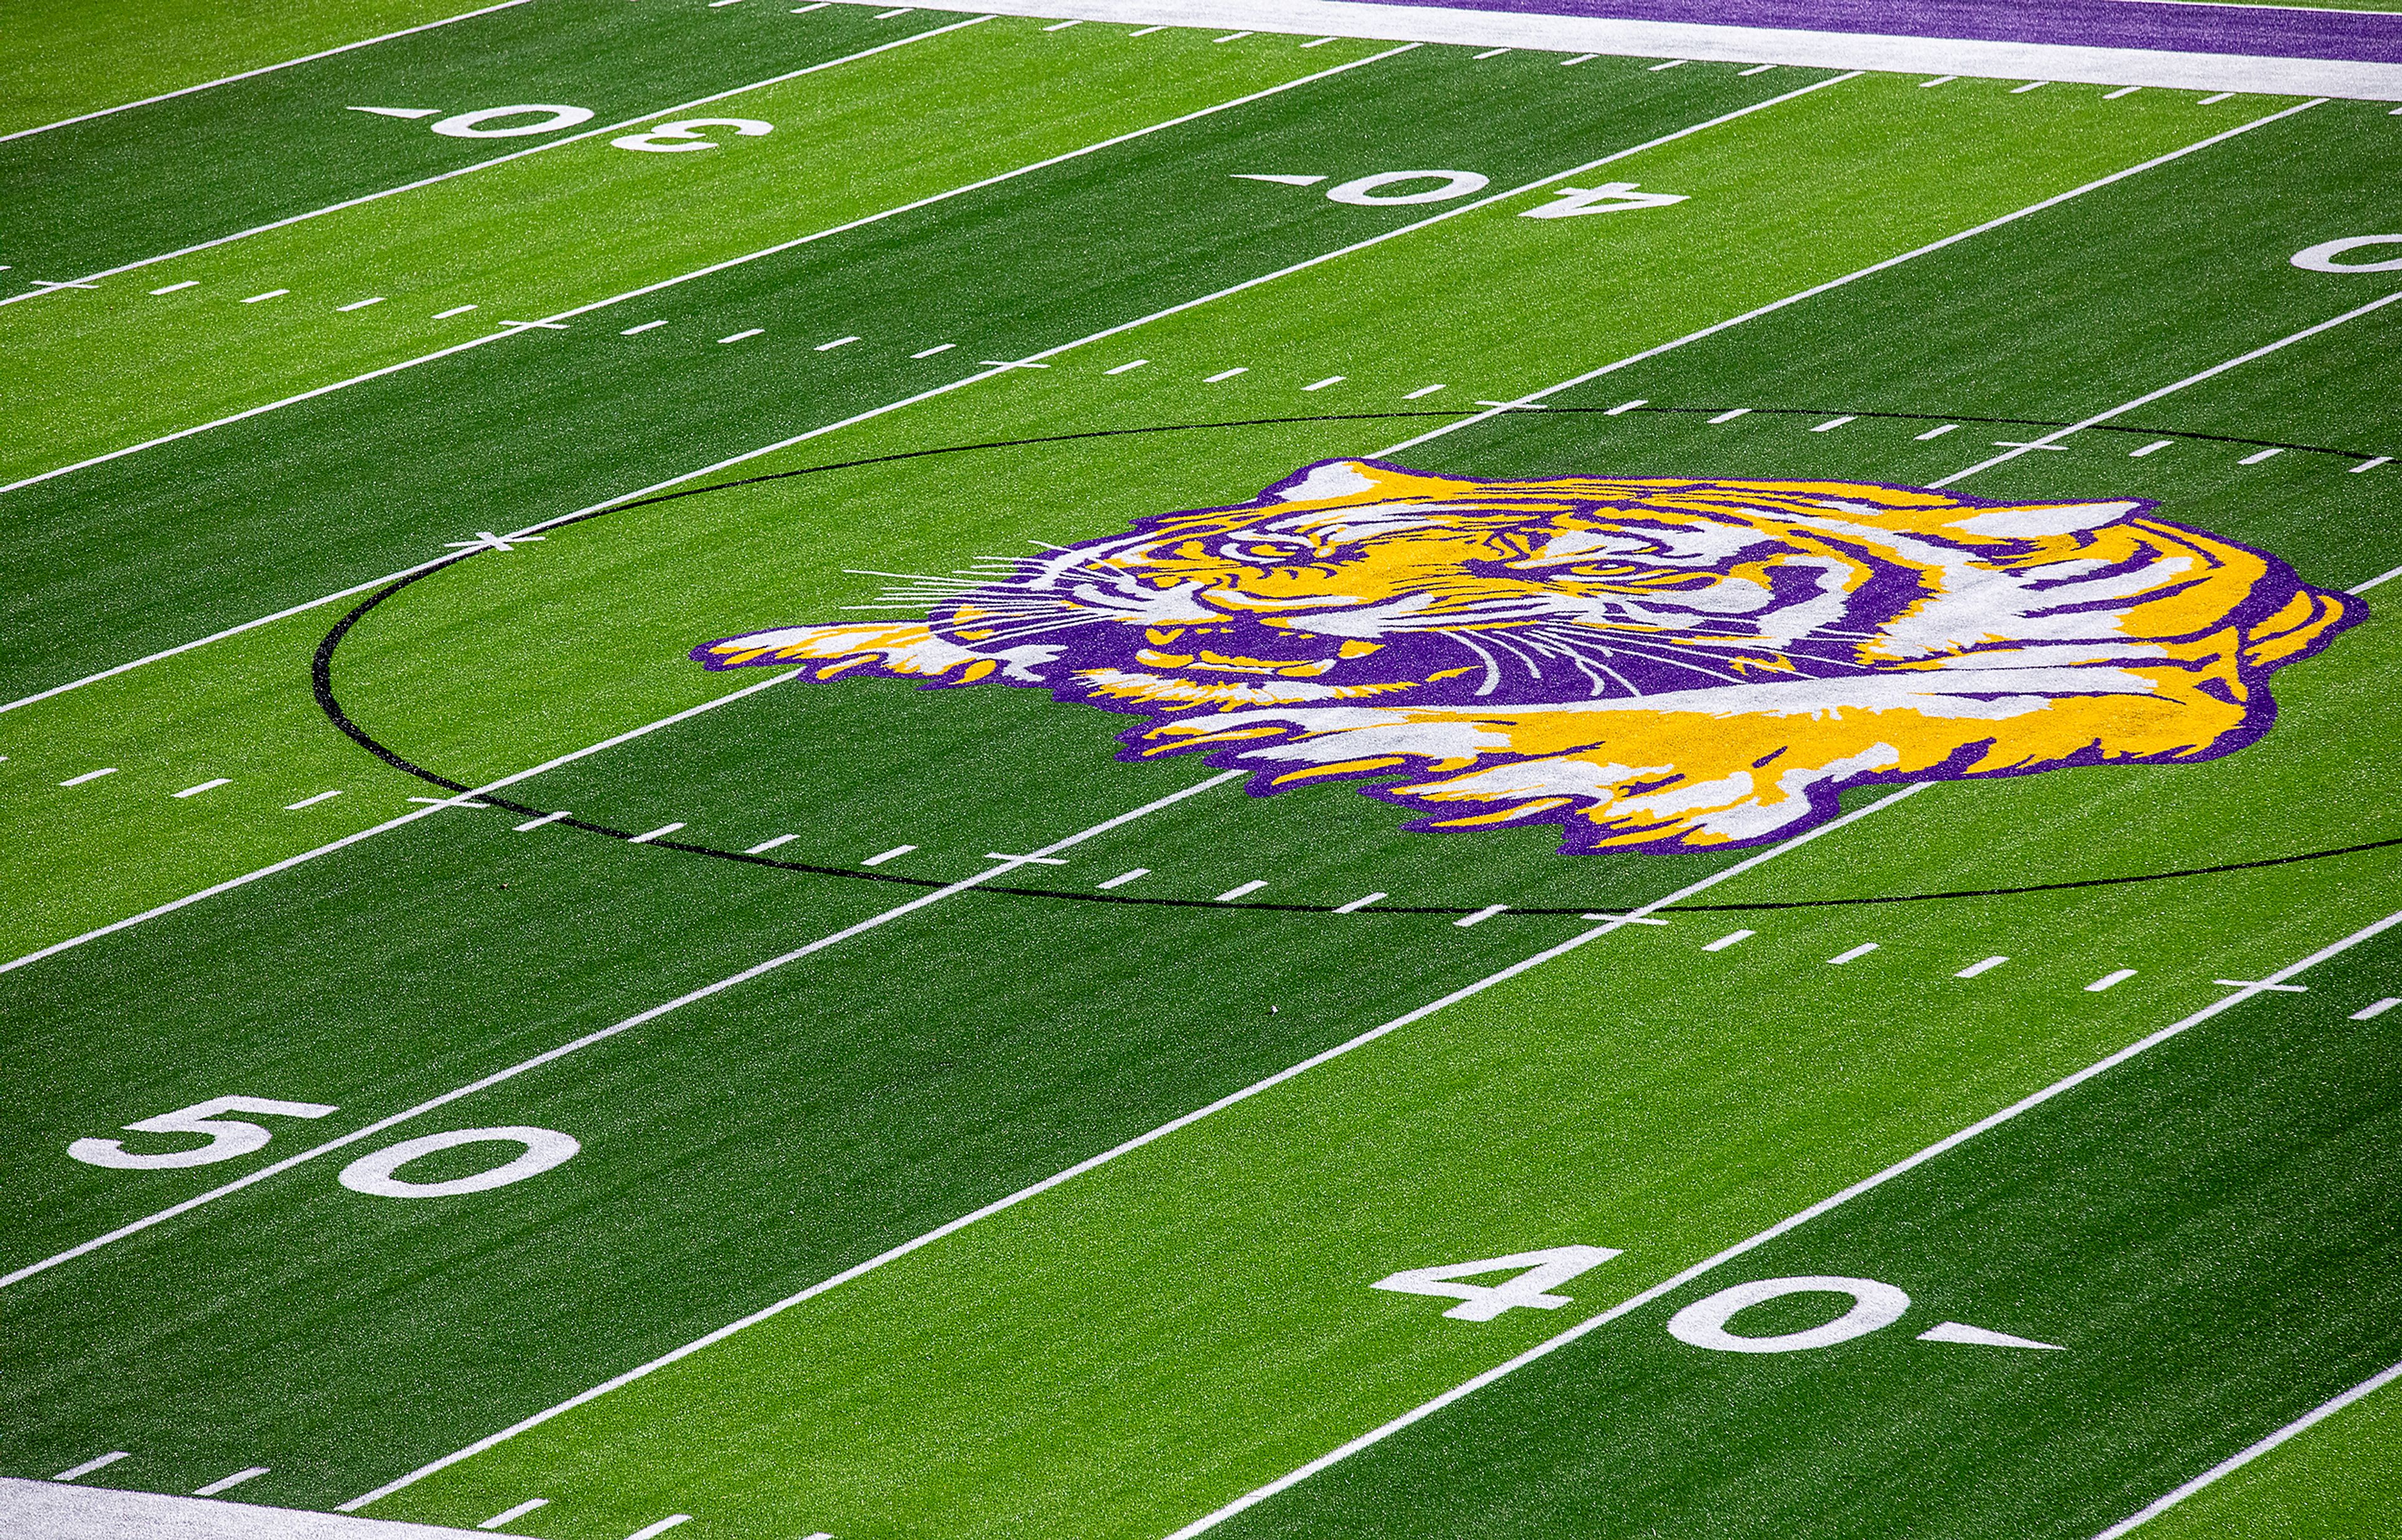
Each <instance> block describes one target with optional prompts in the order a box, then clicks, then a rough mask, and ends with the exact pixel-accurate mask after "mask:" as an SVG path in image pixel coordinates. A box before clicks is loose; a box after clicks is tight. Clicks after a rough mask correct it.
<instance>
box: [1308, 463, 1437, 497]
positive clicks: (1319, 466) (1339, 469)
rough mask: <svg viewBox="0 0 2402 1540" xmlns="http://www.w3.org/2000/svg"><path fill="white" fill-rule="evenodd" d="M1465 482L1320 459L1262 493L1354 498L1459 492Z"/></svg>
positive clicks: (1377, 465) (1390, 467) (1396, 468)
mask: <svg viewBox="0 0 2402 1540" xmlns="http://www.w3.org/2000/svg"><path fill="white" fill-rule="evenodd" d="M1462 485H1463V484H1462V483H1460V482H1457V481H1454V480H1452V479H1450V478H1448V477H1445V476H1430V475H1426V474H1422V473H1420V472H1416V471H1412V470H1407V469H1405V468H1403V467H1401V466H1399V465H1387V464H1385V463H1383V462H1382V461H1374V460H1321V461H1318V462H1317V463H1316V464H1314V465H1305V466H1303V467H1302V468H1301V469H1300V470H1298V471H1295V472H1294V473H1293V474H1291V475H1289V476H1287V477H1285V478H1284V479H1283V480H1282V481H1279V482H1277V483H1276V484H1275V485H1274V486H1272V487H1269V488H1266V489H1265V490H1263V491H1262V492H1261V493H1260V501H1261V502H1362V501H1368V500H1381V499H1384V498H1391V497H1404V496H1426V495H1429V494H1430V493H1432V494H1442V493H1446V492H1456V491H1457V490H1458V489H1459V488H1460V487H1461V486H1462Z"/></svg>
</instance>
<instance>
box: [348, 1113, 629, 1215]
mask: <svg viewBox="0 0 2402 1540" xmlns="http://www.w3.org/2000/svg"><path fill="white" fill-rule="evenodd" d="M480 1144H514V1145H521V1146H523V1147H524V1148H523V1150H522V1151H521V1152H520V1153H519V1154H518V1155H517V1156H516V1157H515V1158H514V1159H511V1160H507V1161H504V1162H501V1163H500V1164H499V1165H496V1166H493V1167H492V1168H490V1170H488V1171H478V1172H476V1173H475V1174H474V1175H473V1176H454V1177H452V1178H451V1179H450V1180H449V1181H445V1182H411V1181H405V1180H403V1179H402V1178H401V1177H400V1176H398V1175H397V1173H398V1172H399V1170H400V1168H401V1167H403V1166H405V1165H407V1164H409V1163H410V1162H415V1161H421V1160H423V1159H424V1158H425V1157H426V1156H428V1155H434V1154H438V1153H440V1152H441V1151H443V1150H446V1149H456V1148H459V1147H460V1146H461V1145H480ZM581 1148H584V1147H583V1146H582V1145H581V1144H579V1143H578V1142H577V1141H576V1139H575V1138H574V1136H573V1134H561V1133H559V1131H558V1130H557V1129H555V1128H455V1129H452V1130H451V1131H450V1132H449V1133H448V1134H425V1135H424V1136H422V1137H421V1138H415V1139H405V1140H403V1141H402V1142H400V1143H399V1144H396V1145H393V1146H392V1147H391V1148H388V1149H379V1150H377V1151H376V1152H375V1153H374V1154H372V1155H362V1156H360V1157H359V1158H358V1159H357V1160H355V1161H352V1162H351V1163H350V1164H348V1165H346V1166H344V1167H343V1168H342V1173H341V1175H340V1176H338V1177H336V1178H335V1179H336V1180H337V1181H338V1182H340V1183H341V1184H342V1185H343V1186H344V1187H346V1188H349V1189H351V1190H352V1192H364V1193H366V1194H367V1195H369V1196H370V1197H376V1198H453V1197H457V1196H459V1195H460V1194H462V1193H467V1192H489V1191H490V1190H491V1189H493V1188H496V1187H507V1186H508V1185H509V1184H510V1183H512V1182H522V1181H524V1180H525V1179H526V1178H527V1177H529V1176H541V1175H542V1174H543V1173H544V1172H545V1171H548V1170H549V1169H550V1168H551V1167H553V1166H555V1165H559V1164H562V1163H563V1162H566V1161H568V1160H569V1159H570V1158H572V1157H573V1155H574V1154H575V1152H576V1151H577V1150H579V1149H581Z"/></svg>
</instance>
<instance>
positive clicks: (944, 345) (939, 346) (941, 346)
mask: <svg viewBox="0 0 2402 1540" xmlns="http://www.w3.org/2000/svg"><path fill="white" fill-rule="evenodd" d="M958 346H959V344H958V343H956V342H938V343H936V344H934V345H933V346H932V347H931V348H928V349H926V350H925V351H922V352H915V353H911V354H910V355H909V356H910V357H911V358H932V357H933V356H934V355H935V354H936V353H946V352H949V351H951V350H952V349H953V348H956V347H958Z"/></svg>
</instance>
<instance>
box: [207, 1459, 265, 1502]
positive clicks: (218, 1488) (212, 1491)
mask: <svg viewBox="0 0 2402 1540" xmlns="http://www.w3.org/2000/svg"><path fill="white" fill-rule="evenodd" d="M270 1468H271V1467H269V1466H267V1465H253V1466H251V1467H250V1468H249V1469H247V1470H238V1471H235V1472H234V1473H233V1474H232V1475H231V1476H220V1477H218V1478H216V1479H215V1480H214V1481H212V1482H210V1483H209V1484H208V1485H207V1486H205V1487H196V1488H194V1489H193V1491H192V1495H193V1496H195V1497H214V1496H215V1495H216V1494H217V1493H219V1492H227V1491H230V1490H231V1489H232V1488H235V1487H238V1486H240V1485H242V1483H243V1482H244V1481H247V1480H250V1479H252V1478H255V1477H260V1476H264V1475H266V1474H267V1473H268V1471H269V1469H270Z"/></svg>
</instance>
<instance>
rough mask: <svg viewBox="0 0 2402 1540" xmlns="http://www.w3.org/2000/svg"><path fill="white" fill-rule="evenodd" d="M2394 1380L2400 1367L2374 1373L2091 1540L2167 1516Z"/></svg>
mask: <svg viewBox="0 0 2402 1540" xmlns="http://www.w3.org/2000/svg"><path fill="white" fill-rule="evenodd" d="M2397 1379H2402V1364H2395V1365H2394V1366H2393V1367H2392V1368H2385V1369H2381V1370H2379V1371H2378V1372H2377V1373H2375V1374H2372V1375H2370V1376H2369V1377H2368V1378H2367V1379H2366V1380H2363V1381H2362V1382H2360V1383H2358V1384H2356V1385H2354V1386H2353V1387H2352V1388H2351V1389H2350V1390H2347V1391H2345V1392H2344V1393H2343V1394H2342V1395H2340V1396H2334V1397H2332V1398H2330V1399H2328V1400H2326V1401H2322V1402H2321V1403H2319V1404H2318V1405H2317V1406H2315V1407H2313V1408H2312V1409H2310V1410H2309V1411H2306V1412H2304V1413H2302V1415H2301V1416H2299V1417H2297V1418H2295V1419H2294V1420H2293V1421H2292V1422H2290V1423H2286V1424H2285V1426H2284V1427H2281V1428H2279V1429H2278V1430H2277V1431H2276V1432H2274V1433H2272V1434H2271V1435H2269V1437H2266V1438H2263V1439H2261V1440H2260V1441H2259V1442H2258V1443H2257V1444H2254V1445H2252V1446H2250V1447H2249V1448H2247V1449H2245V1450H2243V1451H2242V1452H2240V1453H2237V1454H2232V1455H2229V1457H2228V1458H2226V1459H2224V1460H2221V1461H2220V1462H2219V1463H2218V1464H2215V1465H2213V1466H2211V1467H2210V1468H2209V1469H2208V1470H2206V1471H2203V1472H2202V1474H2201V1475H2200V1476H2197V1477H2195V1478H2193V1479H2192V1480H2190V1481H2188V1482H2187V1483H2186V1484H2185V1485H2183V1486H2181V1487H2178V1488H2176V1489H2175V1490H2174V1491H2173V1492H2168V1493H2166V1494H2164V1495H2162V1496H2160V1497H2158V1498H2155V1499H2153V1501H2152V1502H2150V1503H2149V1504H2147V1505H2146V1506H2144V1507H2143V1508H2142V1509H2141V1510H2139V1511H2138V1512H2136V1513H2135V1514H2133V1516H2132V1517H2130V1518H2126V1519H2120V1520H2119V1522H2117V1523H2115V1524H2113V1525H2111V1526H2110V1527H2109V1528H2108V1529H2106V1530H2104V1531H2103V1532H2102V1533H2099V1534H2097V1535H2095V1536H2094V1537H2093V1540H2119V1536H2120V1535H2122V1534H2125V1533H2127V1532H2128V1531H2129V1530H2132V1529H2134V1528H2136V1527H2137V1526H2138V1525H2142V1524H2147V1523H2149V1522H2151V1521H2152V1520H2153V1519H2157V1518H2159V1517H2160V1515H2161V1514H2163V1513H2166V1512H2167V1511H2168V1510H2169V1509H2171V1508H2173V1507H2174V1506H2176V1505H2178V1504H2179V1503H2182V1502H2184V1501H2185V1500H2186V1499H2187V1498H2188V1497H2190V1496H2192V1495H2193V1494H2194V1493H2195V1492H2200V1491H2201V1490H2202V1488H2204V1487H2206V1486H2209V1485H2210V1484H2211V1483H2212V1482H2214V1481H2216V1480H2218V1479H2219V1478H2222V1477H2226V1476H2231V1475H2233V1474H2234V1473H2235V1472H2237V1471H2239V1470H2241V1469H2243V1467H2244V1466H2245V1465H2248V1464H2251V1463H2252V1462H2253V1461H2255V1460H2257V1459H2258V1458H2260V1456H2262V1455H2264V1454H2266V1453H2268V1452H2269V1451H2271V1450H2272V1449H2275V1448H2276V1447H2277V1446H2278V1445H2280V1444H2282V1443H2284V1442H2285V1440H2286V1439H2288V1438H2291V1437H2294V1436H2295V1435H2296V1434H2299V1433H2306V1432H2308V1431H2309V1430H2310V1429H2312V1428H2313V1427H2315V1426H2317V1425H2318V1424H2319V1423H2323V1422H2325V1421H2326V1420H2327V1419H2328V1418H2330V1417H2332V1416H2334V1415H2335V1414H2336V1413H2337V1412H2339V1411H2341V1410H2342V1409H2344V1408H2346V1407H2348V1406H2350V1405H2352V1404H2353V1403H2354V1401H2357V1400H2359V1399H2361V1398H2362V1397H2363V1396H2367V1395H2369V1394H2370V1393H2371V1392H2373V1391H2377V1390H2381V1389H2383V1388H2384V1387H2385V1386H2386V1385H2388V1384H2390V1383H2392V1382H2394V1381H2395V1380H2397Z"/></svg>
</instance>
